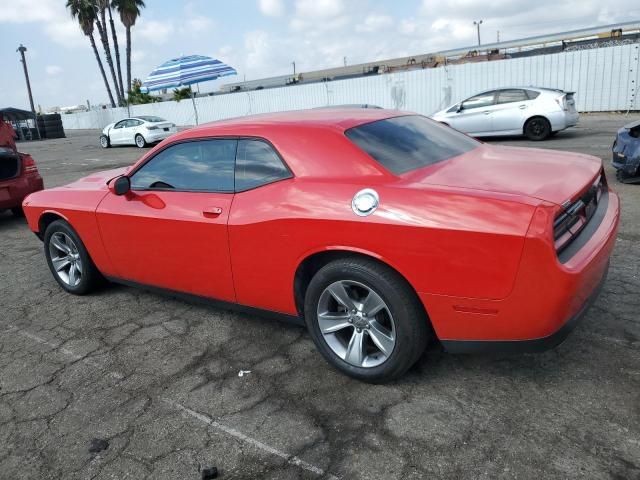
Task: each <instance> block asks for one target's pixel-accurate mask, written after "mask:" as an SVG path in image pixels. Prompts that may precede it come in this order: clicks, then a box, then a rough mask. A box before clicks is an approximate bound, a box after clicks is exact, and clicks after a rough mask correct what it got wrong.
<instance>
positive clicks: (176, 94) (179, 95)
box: [173, 87, 192, 102]
mask: <svg viewBox="0 0 640 480" xmlns="http://www.w3.org/2000/svg"><path fill="white" fill-rule="evenodd" d="M191 95H192V92H191V87H184V88H174V89H173V99H174V100H175V101H176V102H179V101H180V100H185V99H187V98H191Z"/></svg>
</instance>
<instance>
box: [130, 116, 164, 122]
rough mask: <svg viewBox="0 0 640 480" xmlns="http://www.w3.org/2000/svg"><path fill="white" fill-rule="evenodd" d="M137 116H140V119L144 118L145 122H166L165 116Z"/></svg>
mask: <svg viewBox="0 0 640 480" xmlns="http://www.w3.org/2000/svg"><path fill="white" fill-rule="evenodd" d="M136 118H139V119H140V120H144V121H145V122H150V123H158V122H166V120H165V119H164V118H160V117H152V116H151V115H142V116H140V117H136Z"/></svg>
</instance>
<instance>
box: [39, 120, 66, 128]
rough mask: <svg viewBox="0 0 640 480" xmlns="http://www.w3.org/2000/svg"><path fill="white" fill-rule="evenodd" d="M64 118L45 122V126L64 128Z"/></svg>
mask: <svg viewBox="0 0 640 480" xmlns="http://www.w3.org/2000/svg"><path fill="white" fill-rule="evenodd" d="M62 125H63V124H62V120H52V121H46V120H45V122H44V128H62Z"/></svg>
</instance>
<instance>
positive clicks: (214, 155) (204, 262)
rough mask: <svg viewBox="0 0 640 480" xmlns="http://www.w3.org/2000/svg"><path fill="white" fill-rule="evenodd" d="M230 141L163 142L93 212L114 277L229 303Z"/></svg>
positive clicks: (232, 151) (233, 145)
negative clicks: (122, 188)
mask: <svg viewBox="0 0 640 480" xmlns="http://www.w3.org/2000/svg"><path fill="white" fill-rule="evenodd" d="M236 148H237V141H236V140H230V139H216V140H198V141H188V142H183V143H177V144H174V145H170V146H168V147H167V148H165V149H163V150H161V151H160V152H159V153H157V154H156V155H154V156H153V157H152V158H151V159H150V160H149V161H147V162H145V163H144V164H143V165H142V166H141V167H139V168H137V169H136V170H135V171H133V172H131V173H130V174H128V175H129V177H130V180H131V191H130V192H129V193H127V194H125V195H122V196H118V195H115V194H114V193H112V192H110V193H109V194H108V195H107V196H106V197H105V198H104V199H103V200H102V202H101V203H100V205H99V206H98V209H97V212H96V213H97V218H98V225H99V227H100V232H101V235H102V239H103V242H104V245H105V248H106V250H107V253H108V254H109V257H110V259H111V261H112V264H113V267H114V269H115V270H116V272H117V275H118V277H120V278H122V279H125V280H130V281H134V282H138V283H142V284H146V285H153V286H157V287H162V288H166V289H170V290H176V291H180V292H187V293H192V294H195V295H202V296H207V297H212V298H217V299H220V300H225V301H235V293H234V288H233V280H232V276H231V262H230V257H229V236H228V230H227V221H228V219H229V212H230V209H231V203H232V201H233V195H234V194H233V190H234V188H233V186H234V163H235V154H236Z"/></svg>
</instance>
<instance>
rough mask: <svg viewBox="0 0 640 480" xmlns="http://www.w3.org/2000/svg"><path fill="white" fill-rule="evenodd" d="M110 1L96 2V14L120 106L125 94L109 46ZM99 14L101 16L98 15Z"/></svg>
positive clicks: (98, 0) (99, 0) (122, 103)
mask: <svg viewBox="0 0 640 480" xmlns="http://www.w3.org/2000/svg"><path fill="white" fill-rule="evenodd" d="M109 3H110V0H97V1H96V2H95V8H96V9H97V12H96V25H97V27H98V33H99V34H100V40H101V41H102V48H103V49H104V56H105V58H106V59H107V65H109V69H110V70H111V78H112V79H113V86H114V88H115V90H116V96H117V97H118V105H120V106H122V105H124V94H123V93H122V92H121V91H120V88H118V78H117V77H116V71H115V69H114V68H113V58H111V46H110V45H109V32H108V31H107V7H108V6H109ZM98 14H99V15H98Z"/></svg>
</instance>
